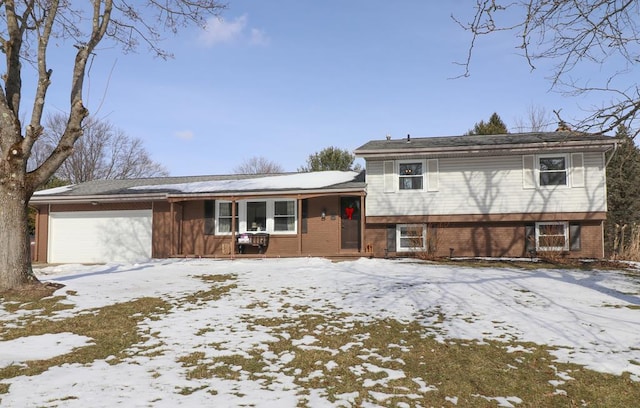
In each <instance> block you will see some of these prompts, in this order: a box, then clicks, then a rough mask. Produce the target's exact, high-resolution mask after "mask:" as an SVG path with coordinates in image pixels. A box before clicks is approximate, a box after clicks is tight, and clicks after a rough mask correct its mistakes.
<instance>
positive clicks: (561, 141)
mask: <svg viewBox="0 0 640 408" xmlns="http://www.w3.org/2000/svg"><path fill="white" fill-rule="evenodd" d="M616 142H617V140H616V139H615V138H613V137H611V136H604V135H600V134H589V133H582V132H572V131H568V132H567V131H561V132H532V133H508V134H503V135H473V136H438V137H418V138H414V137H410V136H407V137H405V138H402V139H387V140H372V141H370V142H367V143H365V144H364V145H362V146H360V147H358V148H357V149H356V150H355V154H356V156H360V157H364V158H368V157H376V156H389V155H411V154H447V153H450V154H456V153H457V154H463V153H466V154H468V153H482V152H484V153H486V154H495V153H497V152H507V151H508V152H514V151H528V150H539V149H540V148H542V147H544V148H545V149H547V150H558V149H566V148H571V147H581V148H585V149H594V150H599V151H606V150H609V149H611V147H612V146H613V145H615V144H616Z"/></svg>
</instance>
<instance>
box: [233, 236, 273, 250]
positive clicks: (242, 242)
mask: <svg viewBox="0 0 640 408" xmlns="http://www.w3.org/2000/svg"><path fill="white" fill-rule="evenodd" d="M268 245H269V234H267V233H266V232H253V233H252V232H243V233H242V234H238V236H237V237H236V247H237V248H238V253H239V254H244V252H245V249H246V248H245V247H246V246H251V247H257V248H258V253H259V254H262V253H263V252H264V250H265V248H266V247H267V246H268Z"/></svg>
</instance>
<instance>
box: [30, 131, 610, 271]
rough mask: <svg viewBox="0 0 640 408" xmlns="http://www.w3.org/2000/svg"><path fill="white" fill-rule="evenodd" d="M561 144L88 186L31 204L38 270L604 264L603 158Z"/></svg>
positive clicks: (511, 143)
mask: <svg viewBox="0 0 640 408" xmlns="http://www.w3.org/2000/svg"><path fill="white" fill-rule="evenodd" d="M616 143H617V141H616V139H614V138H612V137H608V136H602V135H592V134H584V133H578V132H570V131H561V132H548V133H522V134H507V135H492V136H451V137H429V138H411V137H409V136H407V138H403V139H393V140H392V139H391V138H387V139H386V140H373V141H370V142H368V143H366V144H364V145H363V146H361V147H359V148H358V149H356V150H355V154H356V156H358V157H361V158H364V160H365V162H366V184H365V178H364V173H362V174H358V173H356V172H340V171H328V172H315V173H289V174H279V175H226V176H194V177H165V178H151V179H135V180H96V181H91V182H87V183H82V184H78V185H72V186H66V187H60V188H55V189H50V190H44V191H40V192H37V193H36V194H35V195H34V196H33V197H32V199H31V201H30V205H31V206H32V207H33V208H35V209H36V210H37V216H36V240H35V254H34V256H33V258H34V260H35V261H36V262H49V263H67V262H110V261H127V262H131V261H135V260H138V259H146V258H168V257H227V258H228V257H252V256H253V257H255V256H267V257H295V256H323V257H352V256H374V257H387V256H408V255H411V256H412V255H416V253H417V252H419V253H421V254H427V255H429V256H435V257H440V256H487V257H528V256H533V255H535V254H539V253H541V252H548V253H553V254H561V255H562V256H569V257H580V258H601V257H603V256H604V244H603V230H604V228H603V223H604V220H605V218H606V211H607V200H606V179H605V176H606V174H605V173H606V172H605V168H606V157H607V156H606V155H605V153H606V152H608V151H610V150H613V149H615V147H616Z"/></svg>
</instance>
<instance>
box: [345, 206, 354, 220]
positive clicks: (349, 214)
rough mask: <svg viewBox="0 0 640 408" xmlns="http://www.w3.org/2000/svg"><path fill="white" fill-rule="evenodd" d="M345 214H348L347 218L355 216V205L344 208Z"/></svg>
mask: <svg viewBox="0 0 640 408" xmlns="http://www.w3.org/2000/svg"><path fill="white" fill-rule="evenodd" d="M344 212H345V214H346V215H347V219H349V220H350V219H352V218H353V207H347V208H345V209H344Z"/></svg>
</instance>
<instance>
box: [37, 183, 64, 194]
mask: <svg viewBox="0 0 640 408" xmlns="http://www.w3.org/2000/svg"><path fill="white" fill-rule="evenodd" d="M73 187H74V185H73V184H70V185H68V186H62V187H54V188H48V189H46V190H39V191H36V192H35V193H33V195H49V194H60V193H66V192H67V191H71V189H72V188H73Z"/></svg>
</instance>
